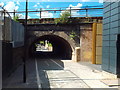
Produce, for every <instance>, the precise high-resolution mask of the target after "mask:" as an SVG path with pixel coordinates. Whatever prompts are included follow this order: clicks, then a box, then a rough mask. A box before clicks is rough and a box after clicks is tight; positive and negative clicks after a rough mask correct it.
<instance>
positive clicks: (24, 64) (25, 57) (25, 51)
mask: <svg viewBox="0 0 120 90" xmlns="http://www.w3.org/2000/svg"><path fill="white" fill-rule="evenodd" d="M27 18H28V0H26V15H25V31H24V58H23V82H24V83H26V59H27V43H26V41H27V40H26V39H27Z"/></svg>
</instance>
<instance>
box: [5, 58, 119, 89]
mask: <svg viewBox="0 0 120 90" xmlns="http://www.w3.org/2000/svg"><path fill="white" fill-rule="evenodd" d="M26 65H27V66H26V67H27V83H23V73H22V72H23V66H22V65H21V66H19V67H18V68H17V69H16V71H15V72H14V73H12V74H11V76H10V77H8V78H7V79H5V80H3V88H41V87H42V88H92V89H90V90H94V89H96V88H102V89H101V90H104V89H105V90H106V89H108V90H118V88H119V87H118V79H117V78H116V76H115V75H111V74H109V73H107V72H104V71H102V70H101V65H93V64H90V63H89V62H74V61H71V60H54V59H50V60H37V59H36V60H33V59H31V60H28V61H27V64H26ZM105 74H106V75H105Z"/></svg>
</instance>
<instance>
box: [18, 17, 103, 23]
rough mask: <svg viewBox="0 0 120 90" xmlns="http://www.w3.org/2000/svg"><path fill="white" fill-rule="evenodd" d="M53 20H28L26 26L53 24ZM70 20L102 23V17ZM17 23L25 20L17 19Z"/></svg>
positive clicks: (73, 18)
mask: <svg viewBox="0 0 120 90" xmlns="http://www.w3.org/2000/svg"><path fill="white" fill-rule="evenodd" d="M55 19H56V18H40V19H28V24H55ZM71 19H72V20H73V23H93V22H96V23H102V19H103V17H71ZM18 21H19V22H20V23H22V24H24V23H25V19H19V20H18ZM73 23H72V24H73Z"/></svg>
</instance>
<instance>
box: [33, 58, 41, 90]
mask: <svg viewBox="0 0 120 90" xmlns="http://www.w3.org/2000/svg"><path fill="white" fill-rule="evenodd" d="M35 66H36V76H37V84H38V88H42V87H41V82H40V81H41V80H40V77H39V72H38V65H37V60H36V59H35Z"/></svg>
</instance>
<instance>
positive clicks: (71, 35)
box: [69, 31, 77, 39]
mask: <svg viewBox="0 0 120 90" xmlns="http://www.w3.org/2000/svg"><path fill="white" fill-rule="evenodd" d="M69 36H70V38H71V39H73V38H75V37H76V36H77V35H76V33H75V32H74V31H72V32H71V33H70V35H69Z"/></svg>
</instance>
